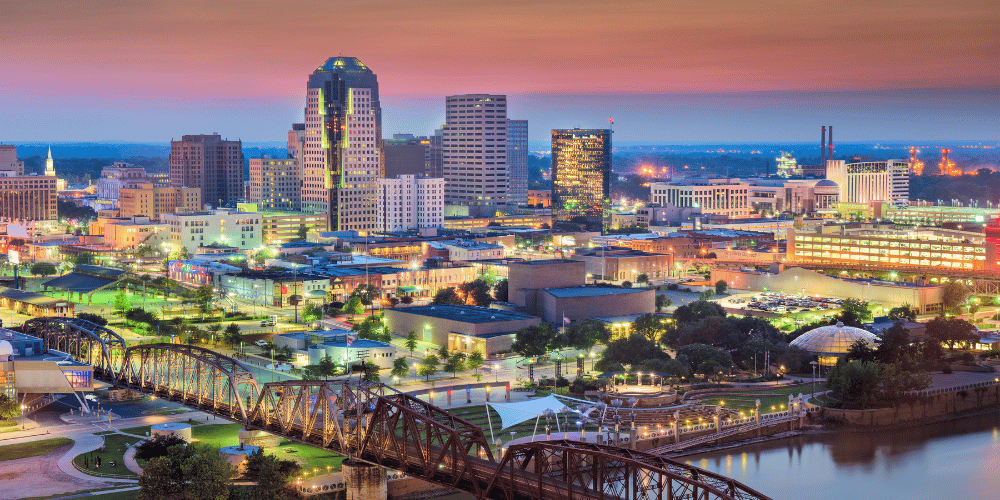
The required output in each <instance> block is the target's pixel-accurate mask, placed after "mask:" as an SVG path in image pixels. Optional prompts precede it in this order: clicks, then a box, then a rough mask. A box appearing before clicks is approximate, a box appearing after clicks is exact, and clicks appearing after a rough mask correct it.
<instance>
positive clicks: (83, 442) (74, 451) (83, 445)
mask: <svg viewBox="0 0 1000 500" xmlns="http://www.w3.org/2000/svg"><path fill="white" fill-rule="evenodd" d="M73 439H74V440H75V442H74V443H73V447H72V448H70V449H69V451H67V452H66V453H65V454H63V456H62V457H60V458H59V462H58V463H59V470H61V471H63V472H64V473H66V474H68V475H70V476H72V477H74V478H76V479H81V480H84V481H103V482H105V483H122V484H135V483H137V482H138V481H136V480H135V479H113V478H108V477H96V476H91V475H90V474H84V473H83V472H80V471H79V470H78V469H77V468H76V466H75V465H73V459H74V458H76V457H77V455H80V454H83V453H87V452H89V451H94V450H96V449H98V448H100V447H101V446H103V445H104V438H103V437H101V436H95V435H94V434H83V433H81V434H76V435H74V436H73Z"/></svg>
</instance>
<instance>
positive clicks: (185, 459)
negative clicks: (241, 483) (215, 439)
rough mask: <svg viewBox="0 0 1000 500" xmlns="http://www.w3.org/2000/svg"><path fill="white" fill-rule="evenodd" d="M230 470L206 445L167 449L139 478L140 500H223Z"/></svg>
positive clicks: (224, 499) (230, 473) (226, 493)
mask: <svg viewBox="0 0 1000 500" xmlns="http://www.w3.org/2000/svg"><path fill="white" fill-rule="evenodd" d="M233 473H234V471H233V469H232V468H231V467H229V464H228V463H226V461H225V460H223V459H222V457H221V456H220V455H219V452H218V451H217V450H216V449H214V448H212V447H211V446H209V445H201V444H195V443H192V444H189V445H187V446H171V447H170V448H169V449H168V450H167V454H166V455H165V456H162V457H157V458H154V459H152V460H150V461H149V463H148V464H147V466H146V467H145V468H144V469H143V471H142V476H140V477H139V497H138V498H139V499H140V500H167V499H171V500H172V499H185V500H188V499H190V500H226V499H227V498H228V496H229V487H230V485H231V484H232V481H231V479H230V478H231V477H232V476H233Z"/></svg>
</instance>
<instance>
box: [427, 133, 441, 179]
mask: <svg viewBox="0 0 1000 500" xmlns="http://www.w3.org/2000/svg"><path fill="white" fill-rule="evenodd" d="M427 140H428V144H427V149H425V150H424V175H426V176H427V177H434V178H441V179H443V178H444V155H443V153H444V151H443V150H442V143H443V141H444V131H443V130H441V129H437V130H435V131H434V135H431V136H428V137H427Z"/></svg>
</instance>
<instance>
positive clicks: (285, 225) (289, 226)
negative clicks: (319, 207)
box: [254, 210, 327, 245]
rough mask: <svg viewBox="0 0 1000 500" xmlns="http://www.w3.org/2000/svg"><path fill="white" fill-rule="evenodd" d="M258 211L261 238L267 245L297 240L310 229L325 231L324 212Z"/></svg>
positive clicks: (325, 218)
mask: <svg viewBox="0 0 1000 500" xmlns="http://www.w3.org/2000/svg"><path fill="white" fill-rule="evenodd" d="M254 212H256V210H254ZM258 213H259V215H260V227H261V238H263V240H264V243H265V244H268V245H280V244H282V243H287V242H289V241H293V240H298V239H300V238H302V237H303V233H309V232H310V231H317V232H323V231H326V224H327V217H326V214H312V213H308V212H275V211H269V210H262V211H260V212H258Z"/></svg>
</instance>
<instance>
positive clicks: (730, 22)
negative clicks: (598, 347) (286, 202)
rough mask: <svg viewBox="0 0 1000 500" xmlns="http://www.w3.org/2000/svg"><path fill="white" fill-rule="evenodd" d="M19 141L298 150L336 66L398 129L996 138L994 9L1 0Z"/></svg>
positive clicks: (892, 4) (3, 75)
mask: <svg viewBox="0 0 1000 500" xmlns="http://www.w3.org/2000/svg"><path fill="white" fill-rule="evenodd" d="M0 6H2V8H3V11H4V15H3V16H0V47H3V52H2V53H3V56H2V57H0V82H2V84H0V141H8V142H10V141H90V140H128V141H155V142H162V141H166V140H169V139H170V138H179V136H180V135H183V134H196V133H211V132H219V133H221V134H223V135H225V136H227V137H229V138H241V139H243V140H244V141H283V140H284V138H285V134H286V131H287V130H288V128H289V125H290V124H291V123H292V122H295V121H300V120H301V117H302V108H303V105H304V95H305V84H306V79H307V77H308V75H309V73H311V72H312V71H313V70H314V69H315V68H316V67H317V66H319V65H320V64H322V63H323V62H324V61H325V60H326V59H327V58H328V57H332V56H338V55H343V56H355V57H358V58H359V59H361V60H362V61H363V62H364V63H365V64H366V65H367V66H368V67H370V68H372V70H373V71H375V73H376V74H377V75H378V80H379V90H380V94H381V98H382V111H383V131H384V133H385V134H386V135H389V134H392V133H397V132H412V133H416V134H418V135H419V134H427V133H431V132H432V131H433V129H434V128H436V127H440V125H441V123H442V122H443V121H444V96H446V95H451V94H463V93H497V94H507V95H508V96H509V99H508V102H509V112H508V115H509V117H510V118H526V119H528V120H529V127H530V138H531V140H545V139H546V137H547V135H548V130H549V129H551V128H571V127H575V126H580V127H605V126H607V124H608V118H609V117H614V119H615V125H614V128H615V140H616V141H624V142H685V141H706V142H712V141H735V142H742V141H806V140H813V139H815V136H816V135H817V134H818V128H819V126H820V125H835V126H836V129H837V135H838V138H839V139H840V140H843V141H863V140H876V139H894V140H908V139H913V140H918V139H969V140H985V141H996V140H997V118H996V116H997V115H998V114H1000V97H998V95H1000V65H998V64H997V62H998V61H1000V42H998V39H997V37H996V32H995V29H996V26H997V25H998V24H1000V9H997V8H996V4H995V3H993V2H989V1H986V0H949V1H948V2H941V1H940V0H934V1H924V0H915V1H893V0H880V1H878V2H871V1H868V0H827V1H823V2H820V1H814V0H780V1H763V2H762V1H760V0H716V1H703V2H693V1H663V0H658V1H633V2H628V1H618V2H611V1H606V0H602V1H594V0H573V1H555V0H540V1H521V0H514V1H500V0H494V1H487V2H480V1H473V0H456V1H451V0H445V1H430V0H427V1H414V0H408V1H395V0H369V1H364V0H359V1H353V0H351V1H345V0H272V1H253V0H251V1H240V2H235V1H228V0H213V1H204V0H199V1H188V0H171V1H156V0H148V1H145V0H133V1H129V2H122V1H119V0H114V1H73V0H30V1H21V0H0Z"/></svg>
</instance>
